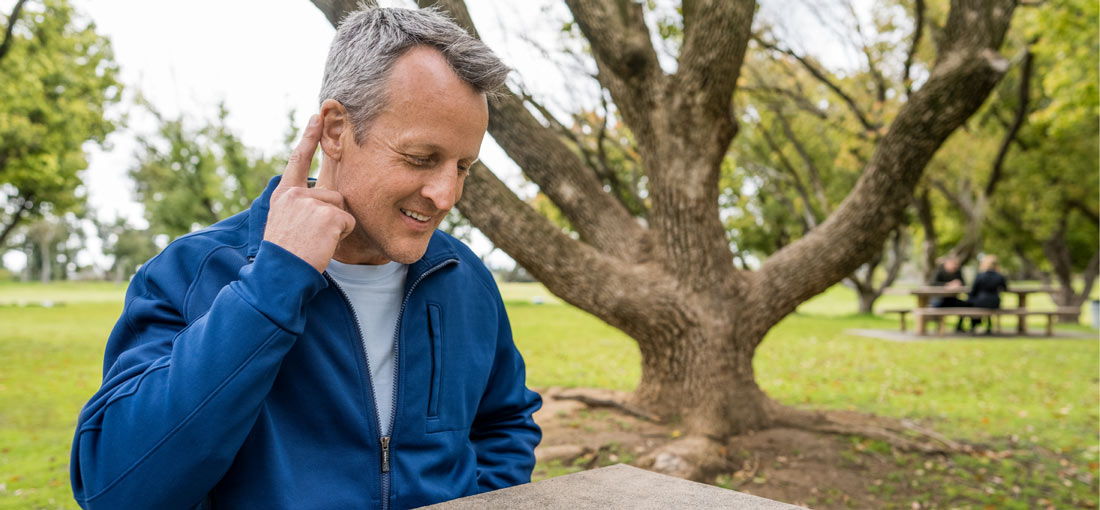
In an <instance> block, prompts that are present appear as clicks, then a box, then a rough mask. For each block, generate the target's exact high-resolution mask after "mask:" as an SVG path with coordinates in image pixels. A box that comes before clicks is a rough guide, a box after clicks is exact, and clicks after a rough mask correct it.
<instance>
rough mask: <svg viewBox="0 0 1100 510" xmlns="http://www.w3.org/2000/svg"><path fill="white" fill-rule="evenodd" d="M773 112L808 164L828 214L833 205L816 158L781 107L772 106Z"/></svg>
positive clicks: (784, 132) (807, 169) (812, 180)
mask: <svg viewBox="0 0 1100 510" xmlns="http://www.w3.org/2000/svg"><path fill="white" fill-rule="evenodd" d="M772 113H774V114H775V118H776V119H777V120H779V125H780V127H782V128H783V134H784V135H785V136H786V137H787V140H789V141H790V142H791V145H794V150H795V151H796V152H798V156H799V157H801V158H802V162H803V163H805V164H806V172H807V173H808V174H809V177H810V185H811V186H813V188H814V195H815V196H816V197H817V203H818V205H819V206H820V208H821V212H822V215H823V216H827V215H828V214H829V211H831V210H832V208H833V207H832V205H830V204H829V199H828V198H827V197H826V196H825V184H824V183H823V182H821V172H819V171H818V169H817V164H815V163H814V159H813V158H812V157H811V156H810V153H809V151H807V150H806V146H805V145H803V144H802V142H801V141H800V140H799V139H798V136H796V135H795V134H794V129H792V128H791V123H790V122H788V121H787V118H786V117H785V116H784V115H783V113H782V112H780V111H779V108H772Z"/></svg>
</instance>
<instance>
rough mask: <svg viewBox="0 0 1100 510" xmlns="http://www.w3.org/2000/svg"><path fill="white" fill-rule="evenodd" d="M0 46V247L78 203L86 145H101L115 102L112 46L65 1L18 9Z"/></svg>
mask: <svg viewBox="0 0 1100 510" xmlns="http://www.w3.org/2000/svg"><path fill="white" fill-rule="evenodd" d="M3 32H4V39H3V42H0V194H2V195H3V196H4V198H5V205H4V208H3V212H2V214H0V222H2V224H0V246H3V245H4V244H5V241H6V240H7V239H8V237H9V236H10V235H11V234H12V233H13V232H14V231H15V229H16V227H18V226H19V225H21V224H23V223H24V222H26V221H28V220H31V219H33V218H35V217H39V216H41V215H42V214H43V213H45V212H46V211H51V212H52V213H53V214H55V215H60V214H64V212H65V211H68V210H71V209H72V208H74V207H77V206H79V205H81V204H83V202H84V195H83V194H82V193H81V192H80V190H79V186H80V171H82V170H84V169H85V168H86V167H87V161H86V160H85V155H84V151H83V149H82V147H83V145H84V143H85V142H88V141H92V142H96V143H99V144H101V145H102V144H104V143H105V141H106V137H107V135H108V134H109V133H111V132H112V131H113V130H114V129H115V127H116V122H115V121H114V120H112V119H111V118H110V117H109V116H107V115H105V110H106V108H107V107H108V106H109V105H111V104H113V103H115V102H117V101H118V99H119V93H120V85H119V83H118V80H117V75H118V67H117V65H116V64H115V62H114V56H113V53H112V51H111V46H110V43H109V42H108V41H107V40H106V39H105V38H103V37H101V36H99V35H98V34H97V33H96V31H95V24H94V23H91V22H88V21H83V20H81V19H80V17H79V16H78V15H77V14H76V13H75V12H74V11H73V9H72V8H71V7H70V6H69V3H68V2H67V1H66V0H44V1H42V2H34V1H31V2H24V1H22V0H21V1H19V2H17V3H16V5H15V7H14V9H13V11H12V15H11V16H10V17H9V18H8V19H7V23H6V26H5V28H4V29H3Z"/></svg>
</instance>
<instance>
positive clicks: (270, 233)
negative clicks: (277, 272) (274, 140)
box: [264, 115, 355, 272]
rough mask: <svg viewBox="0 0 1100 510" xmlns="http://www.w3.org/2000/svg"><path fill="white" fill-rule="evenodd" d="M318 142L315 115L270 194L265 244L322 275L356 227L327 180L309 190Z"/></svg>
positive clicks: (317, 122)
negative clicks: (267, 242) (287, 254)
mask: <svg viewBox="0 0 1100 510" xmlns="http://www.w3.org/2000/svg"><path fill="white" fill-rule="evenodd" d="M320 139H321V122H320V117H318V116H317V115H314V116H313V117H310V119H309V125H307V126H306V130H305V132H304V133H302V141H301V142H299V143H298V147H297V148H296V149H294V152H293V153H291V154H290V160H289V161H288V162H287V164H286V170H285V171H284V172H283V179H282V181H280V182H279V187H277V188H275V191H273V192H272V193H271V205H270V210H269V211H268V213H267V227H266V228H265V229H264V240H265V241H270V242H272V243H275V244H277V245H279V246H280V247H282V248H283V249H285V250H286V251H289V252H290V253H293V254H295V255H297V256H298V257H299V258H301V259H302V260H304V261H306V262H308V263H309V265H311V266H313V267H314V268H315V269H317V271H318V272H324V270H325V268H326V267H328V263H329V261H330V260H332V254H333V253H334V252H335V251H336V245H337V244H339V243H340V241H341V240H342V239H344V238H345V237H347V235H348V234H350V233H351V231H352V229H353V228H354V227H355V218H354V217H352V215H351V214H348V212H347V211H346V210H345V208H344V196H343V195H341V194H340V193H339V192H337V191H333V190H332V189H326V188H328V187H330V186H331V185H332V183H330V182H327V181H325V180H324V177H326V176H322V177H319V178H318V185H317V187H314V188H310V187H309V181H308V178H309V165H310V163H311V162H312V161H313V153H314V152H315V151H316V150H317V142H318V141H319V140H320ZM322 173H324V172H323V171H322ZM330 180H331V179H330Z"/></svg>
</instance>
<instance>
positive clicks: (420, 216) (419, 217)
mask: <svg viewBox="0 0 1100 510" xmlns="http://www.w3.org/2000/svg"><path fill="white" fill-rule="evenodd" d="M401 213H402V214H404V215H405V216H408V217H410V218H412V219H414V220H416V221H422V222H426V221H428V220H430V219H432V217H431V216H424V215H423V214H419V213H415V212H412V211H410V210H408V209H401Z"/></svg>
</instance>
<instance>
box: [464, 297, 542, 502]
mask: <svg viewBox="0 0 1100 510" xmlns="http://www.w3.org/2000/svg"><path fill="white" fill-rule="evenodd" d="M497 308H498V316H499V317H500V318H499V327H498V335H499V336H498V339H497V348H496V353H495V356H494V363H493V369H492V372H491V373H490V375H489V382H488V386H487V389H486V391H485V395H484V396H483V397H482V398H481V403H480V405H479V406H478V412H477V416H476V417H475V418H474V423H473V426H472V427H471V428H470V441H471V442H472V443H473V445H474V451H475V452H476V453H477V484H478V489H479V490H480V491H481V492H486V491H491V490H496V489H502V488H505V487H511V486H513V485H519V484H523V483H528V482H530V481H531V470H532V469H534V467H535V446H537V445H538V444H539V441H540V440H541V439H542V431H541V430H540V429H539V427H538V425H536V424H535V420H534V418H533V415H534V413H535V411H538V410H539V408H540V407H542V397H540V396H539V394H538V393H535V392H533V391H531V390H529V389H527V386H526V384H525V382H526V371H525V368H524V364H523V358H522V357H521V356H520V354H519V351H518V350H517V349H516V346H515V343H514V342H513V341H512V329H511V326H510V325H509V323H508V315H507V313H506V312H505V310H504V303H503V302H501V301H500V297H499V295H498V296H497Z"/></svg>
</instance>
